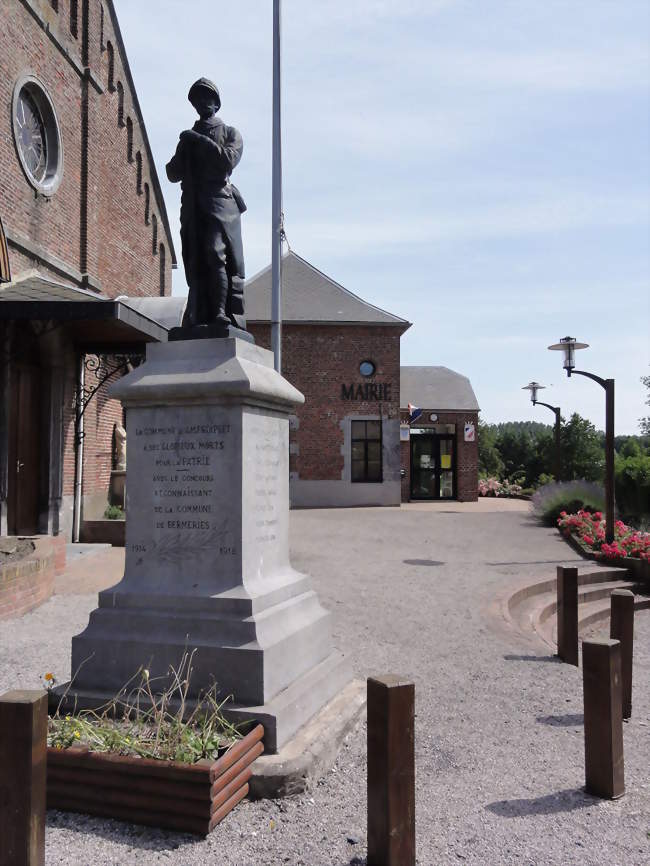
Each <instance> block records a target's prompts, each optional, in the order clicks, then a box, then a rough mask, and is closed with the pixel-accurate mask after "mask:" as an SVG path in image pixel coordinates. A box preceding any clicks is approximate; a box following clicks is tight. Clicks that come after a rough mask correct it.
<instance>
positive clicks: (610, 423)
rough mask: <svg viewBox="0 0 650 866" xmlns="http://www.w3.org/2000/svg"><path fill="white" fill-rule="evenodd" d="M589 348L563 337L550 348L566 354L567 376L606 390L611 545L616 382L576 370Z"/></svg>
mask: <svg viewBox="0 0 650 866" xmlns="http://www.w3.org/2000/svg"><path fill="white" fill-rule="evenodd" d="M588 347H589V344H588V343H578V342H576V339H575V337H562V339H561V340H560V342H559V343H555V344H554V345H553V346H549V347H548V348H549V349H551V350H552V351H555V352H564V369H565V370H566V374H567V376H571V375H573V374H575V375H576V376H586V377H587V378H588V379H593V381H594V382H598V384H599V385H600V386H601V387H602V388H604V389H605V540H606V541H607V543H608V544H611V543H612V542H613V541H614V380H613V379H603V378H601V377H600V376H596V375H595V373H587V372H585V371H584V370H576V369H575V365H576V360H575V353H576V350H577V349H587V348H588Z"/></svg>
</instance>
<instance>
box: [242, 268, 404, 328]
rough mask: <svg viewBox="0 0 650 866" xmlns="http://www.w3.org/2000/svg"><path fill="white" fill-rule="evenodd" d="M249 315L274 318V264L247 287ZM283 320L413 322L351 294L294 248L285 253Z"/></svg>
mask: <svg viewBox="0 0 650 866" xmlns="http://www.w3.org/2000/svg"><path fill="white" fill-rule="evenodd" d="M244 296H245V304H246V319H247V320H248V321H249V322H270V321H271V267H270V266H269V267H267V268H265V269H264V270H263V271H260V273H259V274H256V275H255V276H254V277H251V279H250V280H248V282H247V283H246V286H245V289H244ZM282 320H283V321H284V322H294V323H298V322H300V323H306V322H312V323H319V324H323V323H328V324H330V323H345V324H349V323H355V324H356V323H364V322H365V323H367V324H373V325H402V326H404V330H406V328H408V327H409V326H410V323H409V322H407V321H406V319H401V318H400V317H399V316H394V315H393V314H392V313H388V312H386V310H382V309H380V308H379V307H375V306H373V305H372V304H369V303H368V302H367V301H364V300H362V298H359V297H357V295H354V294H352V292H349V291H348V290H347V289H345V288H343V286H341V285H339V283H337V282H335V281H334V280H333V279H331V278H330V277H328V276H327V275H326V274H324V273H322V272H321V271H319V270H318V269H317V268H315V267H314V266H313V265H310V264H309V262H308V261H306V260H305V259H303V258H301V257H300V256H299V255H296V253H294V252H293V251H291V252H288V253H287V254H286V255H284V256H283V257H282Z"/></svg>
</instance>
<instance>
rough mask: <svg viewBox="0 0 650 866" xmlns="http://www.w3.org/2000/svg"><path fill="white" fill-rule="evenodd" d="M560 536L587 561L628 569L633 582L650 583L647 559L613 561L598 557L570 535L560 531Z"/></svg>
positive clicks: (618, 559) (614, 559) (629, 558)
mask: <svg viewBox="0 0 650 866" xmlns="http://www.w3.org/2000/svg"><path fill="white" fill-rule="evenodd" d="M560 535H561V536H562V538H563V539H564V540H565V541H566V542H567V544H568V545H569V546H570V547H572V548H573V549H574V550H575V551H576V553H579V554H580V555H581V556H583V557H584V558H585V559H592V560H594V562H599V563H601V565H610V566H612V567H614V568H626V569H627V570H628V573H629V575H630V579H631V580H637V581H639V582H640V583H641V582H644V581H645V582H647V583H650V562H648V561H647V560H645V559H637V558H636V557H635V556H624V557H614V558H613V559H609V558H604V557H602V556H596V555H595V553H593V552H592V551H591V550H588V549H587V548H586V547H585V546H584V545H583V544H581V543H580V541H578V539H577V538H576V537H575V536H574V535H573V533H570V534H569V535H565V534H564V533H563V532H562V531H561V530H560Z"/></svg>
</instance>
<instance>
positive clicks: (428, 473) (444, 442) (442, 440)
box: [411, 433, 456, 499]
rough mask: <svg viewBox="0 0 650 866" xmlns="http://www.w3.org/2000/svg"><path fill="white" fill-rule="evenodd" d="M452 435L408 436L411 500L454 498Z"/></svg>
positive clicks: (424, 434) (421, 434) (420, 434)
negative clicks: (409, 439) (409, 444)
mask: <svg viewBox="0 0 650 866" xmlns="http://www.w3.org/2000/svg"><path fill="white" fill-rule="evenodd" d="M454 470H455V466H454V437H453V436H444V435H443V436H441V435H437V434H426V433H419V434H417V435H412V436H411V499H453V498H454V496H455V493H456V491H455V485H454Z"/></svg>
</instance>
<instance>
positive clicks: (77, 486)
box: [72, 352, 86, 543]
mask: <svg viewBox="0 0 650 866" xmlns="http://www.w3.org/2000/svg"><path fill="white" fill-rule="evenodd" d="M84 360H85V355H84V353H83V352H81V353H80V355H79V358H78V360H77V364H78V367H77V400H76V417H75V431H74V451H75V453H74V459H75V464H74V505H73V514H72V541H73V542H75V543H76V542H78V541H79V533H80V530H81V494H82V490H83V471H84V415H83V411H84V386H85V370H86V367H85V364H84Z"/></svg>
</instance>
